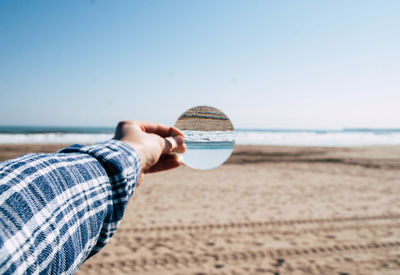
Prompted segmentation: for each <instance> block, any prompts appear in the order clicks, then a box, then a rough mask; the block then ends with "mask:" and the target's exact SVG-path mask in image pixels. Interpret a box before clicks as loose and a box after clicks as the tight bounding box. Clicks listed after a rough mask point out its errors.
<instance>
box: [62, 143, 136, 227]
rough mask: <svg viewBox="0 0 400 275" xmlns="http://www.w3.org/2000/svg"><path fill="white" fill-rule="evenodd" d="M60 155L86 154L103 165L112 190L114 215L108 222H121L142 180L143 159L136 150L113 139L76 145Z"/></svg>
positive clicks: (64, 150)
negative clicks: (86, 144)
mask: <svg viewBox="0 0 400 275" xmlns="http://www.w3.org/2000/svg"><path fill="white" fill-rule="evenodd" d="M60 153H86V154H89V155H91V156H92V157H94V158H96V159H97V160H98V161H99V162H100V163H101V165H102V166H103V167H104V169H105V171H106V173H107V175H108V177H109V178H110V183H111V189H112V198H111V199H112V202H113V211H112V212H113V213H112V218H111V220H109V221H108V222H110V223H117V222H119V221H120V220H121V219H122V215H123V212H124V210H125V207H126V205H127V203H128V201H129V199H130V197H131V196H132V194H133V191H134V189H135V187H136V186H137V184H138V181H139V178H140V172H141V159H140V156H139V154H138V153H137V152H136V150H135V149H134V148H132V147H131V146H129V145H128V144H127V143H125V142H123V141H120V140H115V139H112V140H109V141H105V142H100V143H96V144H93V145H89V146H84V145H79V144H75V145H72V146H70V147H67V148H65V149H62V150H61V151H60Z"/></svg>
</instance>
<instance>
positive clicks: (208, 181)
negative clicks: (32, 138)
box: [0, 145, 400, 275]
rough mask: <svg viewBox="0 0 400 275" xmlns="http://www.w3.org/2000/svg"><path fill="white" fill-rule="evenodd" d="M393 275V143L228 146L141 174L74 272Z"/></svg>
mask: <svg viewBox="0 0 400 275" xmlns="http://www.w3.org/2000/svg"><path fill="white" fill-rule="evenodd" d="M62 147H64V146H61V145H51V146H48V145H0V159H4V158H5V156H13V155H14V154H15V153H18V154H19V153H22V152H24V151H25V152H26V150H29V151H32V152H34V151H41V150H42V151H43V150H47V149H48V150H50V149H52V150H57V149H59V148H62ZM399 273H400V146H387V147H384V146H382V147H353V148H339V147H338V148H325V147H292V146H236V147H235V150H234V154H233V156H232V157H231V158H230V159H229V161H228V162H227V163H226V164H224V165H223V166H221V167H219V168H216V169H213V170H209V171H197V170H193V169H191V168H188V167H181V168H178V169H175V170H171V171H167V172H162V173H158V174H151V175H146V177H145V179H144V182H143V184H142V185H141V186H140V187H139V188H138V189H137V190H136V191H135V194H134V196H133V198H132V200H131V201H130V204H129V206H128V209H127V211H126V213H125V216H124V219H123V221H122V223H121V226H120V228H119V229H118V231H117V232H116V234H115V236H114V237H113V239H112V240H111V242H110V243H109V244H108V245H107V246H106V247H105V248H104V249H103V250H102V251H101V252H100V253H98V254H97V255H95V256H93V257H92V258H91V259H89V260H88V261H86V262H85V263H84V265H83V266H82V267H81V269H80V270H79V271H78V273H77V274H79V275H84V274H97V275H99V274H197V275H200V274H399Z"/></svg>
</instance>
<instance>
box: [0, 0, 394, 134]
mask: <svg viewBox="0 0 400 275" xmlns="http://www.w3.org/2000/svg"><path fill="white" fill-rule="evenodd" d="M196 105H211V106H214V107H217V108H219V109H221V110H222V111H224V112H225V113H226V114H227V115H228V116H229V117H230V118H231V120H232V122H233V123H234V125H235V126H236V127H257V128H341V127H400V107H399V106H400V1H397V0H393V1H317V0H316V1H272V0H271V1H267V0H265V1H245V0H243V1H222V0H219V1H173V0H171V1H161V0H160V1H144V0H140V1H122V0H118V1H101V0H98V1H81V0H80V1H77V0H76V1H73V0H68V1H67V0H65V1H43V0H40V1H17V0H2V1H0V124H3V125H14V124H15V125H59V126H63V125H92V126H100V125H104V126H111V125H113V124H114V123H116V122H117V121H119V120H121V119H139V120H154V121H160V122H164V123H174V122H175V120H176V118H177V117H178V116H179V115H180V114H181V113H182V112H184V111H185V110H186V109H188V108H190V107H193V106H196Z"/></svg>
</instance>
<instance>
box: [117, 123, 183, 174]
mask: <svg viewBox="0 0 400 275" xmlns="http://www.w3.org/2000/svg"><path fill="white" fill-rule="evenodd" d="M114 139H118V140H121V141H123V142H126V143H127V144H129V145H130V146H131V147H132V148H134V149H135V150H136V152H137V153H138V154H139V156H140V158H141V162H142V174H141V178H142V177H143V174H144V173H152V172H158V171H164V170H168V169H172V168H175V167H178V166H180V165H181V164H182V157H181V156H178V155H176V154H173V153H174V152H176V153H184V152H185V151H186V146H185V144H184V136H183V133H182V132H181V131H179V130H178V129H177V128H175V127H169V126H166V125H162V124H158V123H154V122H140V121H133V120H128V121H121V122H120V123H118V126H117V128H116V130H115V136H114Z"/></svg>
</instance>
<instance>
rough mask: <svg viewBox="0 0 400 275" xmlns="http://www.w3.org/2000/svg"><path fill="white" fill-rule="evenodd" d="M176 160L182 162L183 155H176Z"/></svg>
mask: <svg viewBox="0 0 400 275" xmlns="http://www.w3.org/2000/svg"><path fill="white" fill-rule="evenodd" d="M178 162H179V163H181V164H182V163H183V156H182V155H178Z"/></svg>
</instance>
